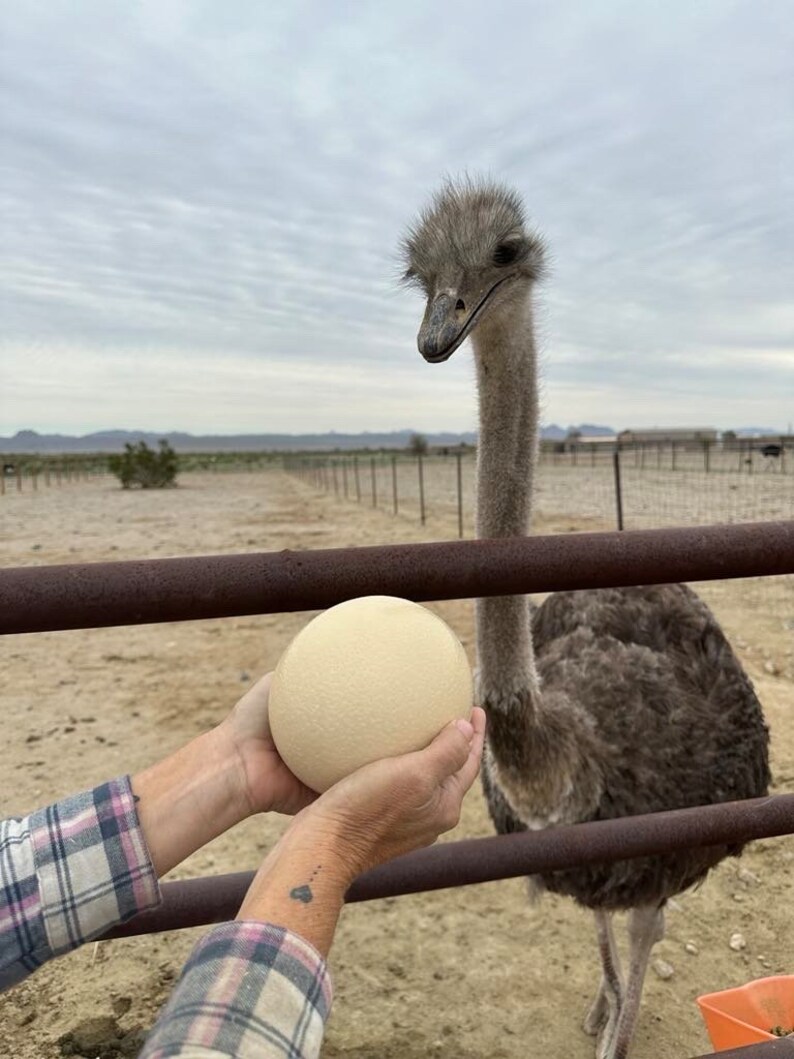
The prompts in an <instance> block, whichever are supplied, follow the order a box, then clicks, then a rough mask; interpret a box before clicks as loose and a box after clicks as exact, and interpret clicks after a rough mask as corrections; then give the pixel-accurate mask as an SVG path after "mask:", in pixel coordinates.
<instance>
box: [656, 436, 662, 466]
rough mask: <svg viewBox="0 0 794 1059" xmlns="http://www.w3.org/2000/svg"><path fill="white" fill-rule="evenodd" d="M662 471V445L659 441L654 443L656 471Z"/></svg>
mask: <svg viewBox="0 0 794 1059" xmlns="http://www.w3.org/2000/svg"><path fill="white" fill-rule="evenodd" d="M661 469H662V443H661V441H657V442H656V470H657V471H660V470H661Z"/></svg>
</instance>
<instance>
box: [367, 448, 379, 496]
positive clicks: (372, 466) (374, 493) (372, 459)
mask: <svg viewBox="0 0 794 1059" xmlns="http://www.w3.org/2000/svg"><path fill="white" fill-rule="evenodd" d="M369 469H370V474H371V477H372V506H373V507H377V506H378V487H377V484H376V482H375V457H374V456H370V458H369Z"/></svg>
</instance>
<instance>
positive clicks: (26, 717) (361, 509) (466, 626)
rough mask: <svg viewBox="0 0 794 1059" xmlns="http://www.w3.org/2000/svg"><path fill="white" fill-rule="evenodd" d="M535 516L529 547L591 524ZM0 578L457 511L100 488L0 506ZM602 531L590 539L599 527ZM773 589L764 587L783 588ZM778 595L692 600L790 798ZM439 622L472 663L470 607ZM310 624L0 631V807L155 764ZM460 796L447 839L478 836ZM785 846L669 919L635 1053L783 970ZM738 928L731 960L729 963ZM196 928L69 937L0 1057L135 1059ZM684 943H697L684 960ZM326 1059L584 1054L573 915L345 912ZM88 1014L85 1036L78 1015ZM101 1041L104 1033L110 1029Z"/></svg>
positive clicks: (569, 908)
mask: <svg viewBox="0 0 794 1059" xmlns="http://www.w3.org/2000/svg"><path fill="white" fill-rule="evenodd" d="M567 512H568V507H567V506H565V507H564V508H563V510H562V513H561V514H560V515H559V516H556V517H555V515H554V513H553V512H550V511H549V510H548V506H547V507H546V510H545V513H544V514H543V515H542V516H541V518H540V520H539V522H538V525H537V526H536V529H537V530H539V531H541V532H557V531H569V530H575V529H581V528H588V529H596V528H601V524H600V523H599V522H598V521H597V520H596V519H593V518H590V519H587V520H584V521H580V520H577V519H574V518H572V517H571V516H570V515H569V514H568V513H567ZM0 525H2V556H1V561H2V563H3V565H7V566H14V565H22V564H31V563H37V564H39V563H43V564H48V563H60V562H78V561H94V560H108V559H128V558H142V557H163V556H171V555H174V556H175V555H190V554H193V555H196V554H207V553H220V552H241V551H261V550H275V549H279V548H283V547H293V548H295V547H299V548H322V547H331V546H344V545H359V544H374V543H387V542H394V541H409V540H415V541H418V540H427V539H444V538H447V537H451V536H453V535H454V534H455V529H456V524H455V513H454V510H453V509H452V508H451V507H449V508H447V507H444V508H443V509H442V508H439V509H438V512H437V513H436V514H434V515H431V517H430V519H429V522H428V525H427V526H426V527H424V528H422V527H420V526H418V525H417V523H416V521H415V519H414V518H413V517H410V518H409V517H408V514H406V515H405V516H402V515H401V516H398V517H396V518H395V517H393V516H392V515H391V514H389V513H388V512H387V511H385V510H379V509H375V510H373V509H372V508H371V507H367V506H366V505H365V504H364V503H362V504H360V505H357V504H356V503H354V502H352V501H347V502H345V501H343V500H342V499H336V498H335V497H334V495H333V493H331V494H330V495H329V494H320V493H318V492H317V491H316V490H315V489H313V488H312V487H310V486H309V485H307V484H306V483H305V482H303V481H300V480H298V479H295V478H292V477H287V476H285V475H283V474H280V473H277V472H270V473H260V474H252V475H244V474H229V475H190V476H186V477H185V478H184V479H183V484H182V485H181V486H180V488H178V489H176V490H171V491H166V492H157V493H147V494H133V493H124V492H122V491H121V490H119V489H117V488H116V487H115V486H114V484H113V483H112V482H110V481H108V480H105V481H100V482H95V483H87V484H83V483H80V484H75V485H72V486H70V487H68V488H62V489H60V490H57V489H54V488H52V489H50V490H40V491H39V492H38V493H37V494H22V495H16V494H14V493H9V494H7V495H6V496H5V497H3V498H2V499H0ZM604 528H609V527H608V524H607V525H605V526H604ZM781 580H782V579H781ZM790 580H791V579H788V581H787V583H786V584H785V585H783V586H781V587H780V590H779V591H777V590H776V591H774V592H771V593H767V594H765V593H764V592H762V591H757V592H755V593H753V594H752V595H751V596H750V598H749V600H748V598H747V593H746V592H744V593H743V589H742V585H741V584H740V583H735V584H732V585H730V584H721V585H714V586H708V589H707V592H706V594H707V596H708V598H709V602H710V603H711V604H712V606H713V607H714V609H715V611H716V612H717V616H718V618H719V619H720V621H721V622H722V624H723V626H724V627H725V629H726V631H727V633H728V635H729V636H730V637H731V638H732V640H733V642H734V644H735V645H736V647H737V650H738V652H739V654H740V656H741V657H742V659H743V661H744V663H745V664H746V666H747V669H748V671H749V673H750V675H751V676H752V678H753V680H754V682H755V684H756V687H757V690H758V693H759V695H760V697H761V699H762V701H763V704H764V707H765V711H766V714H767V718H768V720H769V724H770V726H771V729H772V744H773V769H774V780H775V785H774V790H775V791H776V792H783V791H794V717H793V716H792V711H793V710H794V672H793V671H792V666H794V659H793V658H792V645H793V643H792V642H793V641H794V633H793V632H792V630H793V629H794V605H792V596H791V592H790V587H791V586H790ZM435 609H437V611H438V613H440V614H441V615H442V616H443V617H444V618H445V619H446V620H447V621H449V622H450V624H451V625H452V626H453V627H454V628H455V629H456V631H457V632H458V634H459V636H460V637H461V639H462V641H463V643H464V644H465V646H466V648H467V650H468V651H469V652H470V655H472V657H473V653H472V652H473V628H472V605H471V603H470V601H460V602H450V603H442V604H439V605H438V606H437V607H436V608H435ZM309 617H311V615H307V614H298V615H280V616H263V617H254V618H241V619H228V620H224V621H206V622H188V623H182V624H173V625H158V626H148V627H137V628H119V629H105V630H96V631H88V632H83V631H75V632H58V633H47V634H40V635H30V636H16V637H8V638H6V639H5V640H4V641H3V642H2V652H3V655H2V657H3V676H4V680H3V688H2V711H3V718H4V721H5V726H4V731H5V737H4V740H3V743H2V746H1V747H0V769H1V771H0V775H1V776H2V786H1V787H0V791H1V794H2V799H1V802H0V811H1V812H2V813H3V814H4V815H10V814H14V813H23V812H26V811H28V810H30V809H32V808H33V807H34V806H38V805H41V804H45V803H47V802H49V801H52V800H54V799H56V798H58V797H60V796H63V795H65V794H67V793H70V792H72V791H75V790H77V789H81V788H85V787H88V786H91V785H93V784H95V783H97V782H99V781H101V780H103V779H106V778H108V777H110V776H113V775H117V774H120V773H122V772H126V771H135V770H136V769H138V768H140V767H142V766H144V765H145V764H147V763H149V762H151V761H152V760H153V759H155V758H156V757H157V756H158V755H161V754H162V753H164V752H166V751H167V750H168V749H169V748H172V747H176V746H177V745H179V744H180V743H181V742H183V741H184V740H186V739H188V738H189V737H190V736H191V735H193V734H194V733H197V732H199V731H201V730H203V729H205V728H206V727H208V726H209V725H211V724H212V723H213V722H215V721H216V720H218V719H220V718H221V717H222V716H223V715H224V714H225V712H226V711H227V710H228V708H230V707H231V706H232V704H233V703H234V701H235V700H236V698H237V697H238V696H239V695H240V693H241V692H242V691H243V690H244V689H245V688H246V687H247V686H248V684H249V682H250V681H251V680H252V679H254V678H255V677H256V676H258V675H259V674H260V673H262V672H264V671H265V670H267V669H268V668H271V667H272V666H273V665H274V664H275V663H276V661H277V659H278V657H279V655H280V653H281V651H282V650H283V648H284V647H285V646H286V644H287V643H288V642H289V640H290V638H291V637H292V636H293V635H294V634H295V632H296V631H297V630H298V629H299V628H300V627H302V625H303V624H304V623H305V622H306V621H307V620H308V619H309ZM283 825H284V821H283V819H281V818H278V817H275V818H259V819H256V820H252V821H248V822H247V823H246V824H245V825H243V826H241V827H240V828H238V829H237V830H235V831H234V832H232V833H230V834H227V835H225V836H223V837H222V838H220V839H218V840H217V841H216V842H214V843H212V845H211V846H209V847H207V848H206V849H205V850H203V851H201V852H199V853H198V854H196V855H195V856H194V857H192V858H191V859H190V860H189V861H188V862H187V863H186V864H184V865H182V866H181V868H180V869H178V871H177V872H175V873H174V876H175V877H188V876H195V875H203V874H209V873H218V872H224V871H236V870H243V869H247V868H253V867H255V866H256V865H257V863H258V862H259V860H260V859H261V857H262V855H263V853H264V851H265V850H266V849H268V848H269V847H270V846H271V845H272V844H273V842H274V841H275V839H276V838H277V836H278V834H279V833H280V831H281V830H282V828H283ZM490 833H491V828H490V825H489V822H488V819H487V815H486V811H485V808H484V804H483V801H482V796H481V792H480V790H479V786H476V787H475V789H474V790H472V792H471V793H470V795H469V797H468V798H467V801H466V804H465V806H464V813H463V817H462V820H461V823H460V826H459V828H458V829H457V831H456V832H455V833H453V834H452V835H451V836H450V837H451V838H456V837H457V838H460V837H464V836H476V835H488V834H490ZM792 862H794V839H791V838H782V839H770V840H766V841H761V842H757V843H755V844H754V845H753V846H752V847H751V848H750V849H748V851H747V852H746V854H745V856H744V857H743V858H742V860H741V861H736V860H732V861H730V862H726V863H724V864H723V865H721V866H720V867H719V868H718V869H717V870H716V871H715V872H714V873H713V874H712V876H711V877H710V879H709V880H707V882H706V884H705V885H704V886H703V887H702V888H701V889H700V890H698V891H696V892H694V893H687V894H684V895H682V896H681V897H680V898H679V899H678V900H677V901H676V902H675V903H674V904H673V906H672V908H671V910H670V912H669V915H668V934H667V938H666V939H665V940H664V941H663V942H662V943H661V944H660V945H659V946H658V947H657V950H656V952H655V956H656V957H658V958H661V959H663V960H664V961H666V962H667V963H669V964H670V965H671V966H672V967H673V969H674V973H673V975H672V977H670V978H668V979H662V978H661V977H660V976H659V975H658V974H657V973H655V972H654V971H653V970H651V971H650V973H649V976H648V982H647V986H646V991H645V997H644V1002H643V1009H642V1015H641V1020H640V1025H639V1029H638V1033H637V1038H636V1044H635V1047H634V1051H633V1056H634V1059H651V1057H653V1059H657V1057H660V1056H664V1057H669V1059H674V1057H682V1059H683V1057H685V1056H692V1055H696V1054H699V1053H701V1052H705V1051H708V1050H709V1047H708V1039H707V1037H706V1035H705V1032H704V1030H703V1028H702V1026H701V1023H700V1017H699V1015H698V1013H697V1010H696V1007H695V1003H694V998H695V997H696V996H697V995H698V994H699V993H702V992H707V991H711V990H714V989H719V988H723V987H728V986H731V985H736V984H739V983H741V982H744V981H746V980H748V979H751V978H756V977H762V976H764V975H766V974H773V973H786V972H788V973H791V972H792V971H794V967H792V963H791V956H790V953H791V952H792V951H794V902H793V901H792V896H793V895H792V884H791V878H792ZM736 932H739V933H741V934H742V935H743V936H744V939H745V940H746V947H745V948H744V949H743V950H741V951H734V950H732V949H731V947H730V945H729V941H730V938H731V936H732V935H733V934H734V933H736ZM199 934H200V931H192V932H184V933H180V934H164V935H159V936H156V937H150V938H138V939H131V940H119V941H112V942H105V943H101V944H99V945H89V946H87V947H86V948H84V949H83V950H81V951H79V952H77V953H73V954H71V955H70V956H68V957H66V958H64V959H62V960H59V961H57V962H55V963H53V964H51V965H49V966H47V967H45V968H44V969H43V970H41V971H40V972H38V973H37V974H36V975H35V976H34V978H33V979H31V980H29V981H28V982H27V983H25V984H23V985H22V986H20V987H18V988H17V989H15V990H13V991H12V992H10V993H8V994H6V995H5V996H4V997H3V998H0V1056H2V1057H3V1059H5V1057H6V1056H8V1057H11V1056H13V1057H14V1059H55V1057H60V1056H62V1055H82V1056H84V1057H85V1059H94V1057H95V1056H99V1055H101V1056H103V1057H113V1056H117V1055H122V1054H135V1052H136V1051H137V1048H138V1045H139V1043H140V1040H141V1036H140V1034H141V1033H142V1032H143V1031H144V1030H145V1029H146V1027H148V1026H150V1025H151V1023H152V1021H153V1020H154V1018H155V1017H156V1013H157V1011H158V1009H159V1007H160V1005H161V1004H162V1002H163V1000H164V998H165V997H166V996H167V995H168V992H169V991H170V989H171V987H172V985H173V980H174V977H175V975H176V974H177V973H178V970H179V968H180V966H181V964H182V962H183V961H184V959H185V957H186V955H187V953H188V951H189V949H190V947H191V945H192V944H193V942H194V940H195V938H196V937H197V936H198V935H199ZM687 943H692V945H690V948H693V947H694V949H695V950H696V951H694V952H688V951H686V949H685V946H686V945H687ZM332 969H333V976H334V981H335V988H336V1000H335V1005H334V1012H333V1015H332V1018H331V1021H330V1024H329V1027H328V1033H327V1038H326V1043H325V1047H324V1051H323V1055H324V1056H325V1057H326V1059H343V1057H344V1059H398V1057H399V1059H420V1057H422V1059H424V1057H426V1056H428V1055H431V1056H438V1057H447V1059H453V1057H454V1059H474V1057H477V1059H486V1057H487V1059H513V1057H515V1059H519V1057H520V1059H527V1057H533V1056H536V1057H539V1059H540V1057H542V1059H558V1057H559V1059H563V1057H565V1059H590V1057H591V1056H592V1055H593V1042H592V1040H591V1039H590V1038H589V1037H587V1036H585V1034H584V1033H583V1032H582V1030H581V1028H580V1024H581V1019H582V1016H583V1013H584V1011H585V1009H586V1006H587V1003H588V1001H589V1000H590V997H591V994H592V992H593V991H594V989H595V986H596V983H597V980H598V973H599V970H598V958H597V953H596V947H595V942H594V932H593V928H592V924H591V921H590V917H589V916H588V914H587V913H585V912H584V911H582V910H580V909H577V908H575V907H574V906H573V904H572V903H570V902H567V901H564V900H561V899H558V898H554V897H546V898H544V899H543V900H542V901H541V902H540V903H539V904H536V905H530V904H529V903H528V901H527V898H526V893H525V887H524V884H523V882H522V881H520V880H512V881H507V882H503V883H492V884H488V885H483V886H478V887H470V888H465V889H464V888H461V889H453V890H448V891H444V892H440V893H435V894H426V895H419V896H415V897H406V898H399V899H391V900H386V901H377V902H372V903H369V904H367V905H358V906H354V907H351V908H349V909H348V910H347V911H346V912H345V914H344V916H343V921H342V924H341V927H340V930H339V934H338V937H337V941H336V944H335V947H334V951H333V954H332ZM97 1018H102V1019H104V1020H105V1021H104V1022H103V1023H95V1024H94V1026H93V1027H90V1026H89V1027H88V1029H89V1030H90V1029H92V1028H93V1031H94V1037H93V1043H92V1040H91V1035H90V1033H88V1032H87V1030H86V1025H85V1023H86V1020H89V1019H97ZM117 1034H118V1036H117Z"/></svg>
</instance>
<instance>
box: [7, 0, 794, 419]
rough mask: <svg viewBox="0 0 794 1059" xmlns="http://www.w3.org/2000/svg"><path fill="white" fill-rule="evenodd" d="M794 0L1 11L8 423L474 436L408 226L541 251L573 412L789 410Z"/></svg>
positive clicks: (725, 415)
mask: <svg viewBox="0 0 794 1059" xmlns="http://www.w3.org/2000/svg"><path fill="white" fill-rule="evenodd" d="M792 55H794V8H792V5H791V3H790V2H789V0H778V2H776V0H764V2H762V3H759V2H758V0H747V2H742V3H731V2H730V0H699V2H697V3H692V0H666V2H659V3H654V2H651V0H647V2H646V0H643V2H641V3H637V2H636V0H627V2H608V0H581V2H578V3H574V2H568V0H553V2H549V3H537V2H526V0H523V2H518V0H516V2H506V0H488V2H487V3H486V2H478V3H470V2H466V0H456V2H455V3H451V2H438V3H428V2H427V0H400V2H399V3H397V2H389V0H377V2H375V0H373V2H366V0H361V2H357V3H356V2H348V3H337V2H329V0H303V2H292V3H281V4H275V3H261V2H259V0H250V2H237V0H227V2H226V3H223V4H219V3H217V2H216V0H206V2H199V0H138V2H136V3H129V0H123V2H116V0H97V2H91V0H65V2H59V0H41V2H39V0H25V2H24V3H16V4H5V5H3V6H2V8H0V213H1V214H2V218H3V219H2V233H1V237H0V365H1V366H0V434H7V433H12V432H14V431H16V430H18V429H21V428H33V429H36V430H39V431H42V432H44V431H47V432H49V431H63V432H68V433H84V432H88V431H92V430H98V429H102V428H109V427H121V428H145V429H153V430H170V429H181V430H188V431H191V432H194V433H209V432H216V433H238V432H244V431H245V432H248V431H255V432H263V433H264V432H273V431H295V432H298V431H312V430H319V431H324V430H328V429H332V428H335V429H338V430H364V429H373V430H380V429H392V428H395V429H396V428H402V427H414V428H418V429H421V430H434V429H452V430H463V429H470V428H472V426H474V425H475V422H476V405H475V399H474V391H473V382H472V380H473V372H472V365H471V351H470V350H469V348H468V346H467V347H464V348H463V349H461V350H460V351H459V352H458V353H457V354H456V355H455V356H454V357H453V358H452V360H451V361H450V362H449V363H448V364H446V365H444V366H442V367H430V366H428V365H426V364H425V363H424V362H423V361H422V360H421V358H420V357H419V355H418V353H417V352H416V345H415V335H416V330H417V327H418V324H419V321H420V318H421V313H422V305H421V301H420V299H419V297H418V296H417V295H416V294H413V293H410V292H407V291H403V290H401V289H399V287H398V286H397V283H396V275H397V271H398V263H397V251H396V248H397V243H398V240H399V236H400V233H401V231H402V229H403V227H404V225H405V224H406V222H407V221H409V220H410V219H411V218H412V216H413V215H414V213H415V212H416V210H417V209H418V207H419V206H420V205H421V204H422V202H423V201H424V200H425V198H426V197H427V195H428V193H429V192H430V191H431V190H432V189H433V188H434V187H435V186H436V185H437V184H438V183H439V181H440V179H441V178H442V177H443V175H444V174H453V175H454V174H457V173H460V172H461V171H463V170H468V171H469V172H471V173H487V174H490V175H492V176H494V177H497V178H500V179H504V180H506V181H508V182H510V183H511V184H513V185H515V186H516V187H517V188H518V190H519V191H520V192H521V193H522V195H523V196H524V197H525V200H526V203H527V206H528V209H529V212H530V214H531V216H532V218H533V220H534V221H535V223H536V224H537V226H538V227H539V228H540V229H541V230H542V231H543V232H544V233H545V235H546V237H547V239H548V242H549V244H550V247H551V250H552V255H553V268H552V271H551V274H550V276H549V278H548V280H547V281H546V282H545V284H544V286H543V289H542V291H541V292H540V296H539V302H540V314H539V320H540V327H541V332H542V347H543V375H544V384H543V393H544V398H543V401H544V408H543V418H544V421H546V422H550V421H556V422H558V423H561V424H563V425H567V424H569V423H578V422H581V421H590V422H597V423H608V424H610V425H612V426H615V427H624V426H651V425H691V426H695V425H714V426H718V427H729V426H749V425H760V426H771V427H775V428H777V429H785V428H786V427H787V425H788V423H789V422H791V421H792V420H793V419H794V302H793V300H792V292H794V137H793V136H792V129H793V128H794V63H792Z"/></svg>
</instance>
